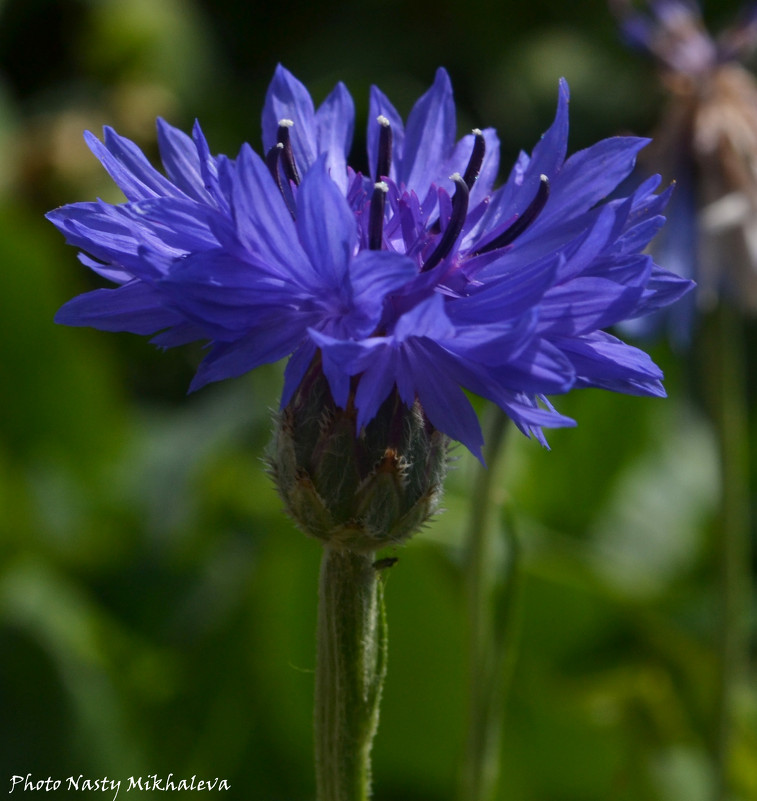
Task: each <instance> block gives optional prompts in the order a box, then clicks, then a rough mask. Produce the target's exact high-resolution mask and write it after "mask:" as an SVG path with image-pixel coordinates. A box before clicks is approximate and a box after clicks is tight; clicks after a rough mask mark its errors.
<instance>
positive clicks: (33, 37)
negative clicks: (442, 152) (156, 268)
mask: <svg viewBox="0 0 757 801" xmlns="http://www.w3.org/2000/svg"><path fill="white" fill-rule="evenodd" d="M711 5H712V4H711ZM737 5H738V4H737V3H733V2H731V3H726V2H722V3H719V4H718V7H717V11H716V13H715V15H714V20H715V22H716V23H717V20H718V19H721V18H725V17H727V16H728V13H729V11H732V10H733V9H734V8H736V7H737ZM711 10H713V11H714V9H711ZM718 15H719V16H718ZM279 61H280V62H282V63H283V64H285V66H287V67H288V68H289V69H290V70H292V71H293V72H294V73H295V74H296V75H297V76H298V77H299V78H300V79H301V80H303V81H304V82H305V83H306V84H307V85H308V87H309V88H310V89H311V91H312V93H313V95H314V97H315V99H316V102H320V100H322V99H323V98H324V97H325V96H326V94H327V92H328V91H329V90H330V89H331V87H332V86H333V84H334V83H335V82H336V81H337V80H344V81H345V82H346V83H347V85H348V86H349V88H350V90H351V91H352V94H353V96H354V98H355V101H356V104H357V109H358V120H359V123H358V130H357V132H356V137H355V142H356V144H355V149H354V157H353V163H356V164H358V165H359V164H361V163H362V162H363V159H364V155H363V152H362V142H363V131H364V119H365V115H366V113H367V97H368V88H369V86H370V84H371V83H376V84H378V85H379V86H380V87H381V88H382V89H383V90H384V91H385V92H386V93H387V94H388V95H389V96H390V97H391V98H392V99H393V100H394V101H395V103H396V105H397V106H398V108H399V109H400V111H401V112H402V113H405V114H406V113H407V111H408V110H409V108H410V105H411V103H412V101H413V100H414V99H415V98H416V97H417V96H418V95H419V94H420V93H421V92H422V91H423V90H425V88H426V87H427V86H428V85H429V84H430V82H431V80H432V78H433V74H434V70H435V68H436V67H437V66H438V65H440V64H442V65H444V66H446V67H447V68H448V69H449V70H450V72H451V75H452V79H453V84H454V86H455V91H456V98H457V100H458V115H459V125H460V130H461V132H462V131H464V130H466V129H468V128H470V127H472V126H473V125H480V126H486V125H494V126H496V127H497V128H498V129H499V133H500V136H501V138H502V146H503V158H502V163H503V170H505V169H509V165H510V164H511V163H512V161H513V159H514V158H515V156H516V155H517V152H518V150H519V149H520V148H524V149H529V150H530V149H531V148H532V147H533V144H534V143H535V142H536V140H537V138H538V136H539V135H540V133H541V132H542V131H543V130H544V129H545V128H546V127H547V125H548V124H549V122H550V121H551V118H552V114H553V111H554V103H555V99H556V91H557V80H558V78H559V77H560V76H561V75H562V76H565V77H566V78H567V79H568V81H569V82H570V84H571V89H572V103H571V149H573V150H575V149H578V148H580V147H583V146H586V145H588V144H589V143H591V142H593V141H595V140H597V139H599V138H602V137H604V136H608V135H613V134H615V133H618V132H625V131H634V132H636V133H647V132H648V131H649V130H650V129H651V128H652V126H653V123H654V120H655V118H656V115H657V113H658V111H659V107H660V100H661V94H660V93H659V92H658V91H657V90H656V89H654V88H653V87H654V86H655V85H656V84H655V83H654V80H655V78H654V73H653V71H652V69H651V67H650V65H649V64H647V63H645V62H644V61H642V60H639V59H637V57H636V56H635V55H634V54H632V53H629V52H627V51H626V50H625V49H624V48H623V47H622V46H621V44H620V43H619V41H618V37H617V34H616V31H615V27H614V23H613V20H612V19H611V18H610V15H609V14H608V12H607V8H606V6H605V3H604V2H602V0H586V2H583V3H580V4H568V3H559V2H550V1H549V0H531V2H528V3H518V2H514V1H513V0H505V1H504V2H503V1H502V0H500V2H493V0H467V1H466V2H465V3H461V2H453V1H451V0H435V2H428V0H422V1H421V2H415V3H412V4H407V3H403V2H399V0H382V2H378V0H370V2H364V3H354V2H352V3H347V2H343V1H342V0H324V2H321V3H317V4H316V3H311V2H304V0H300V2H297V3H289V4H286V3H285V4H273V3H263V2H256V1H255V0H204V1H202V0H194V1H192V0H4V1H3V2H0V264H1V265H2V274H3V281H2V284H1V285H0V287H1V288H0V331H1V332H2V336H0V412H2V414H0V699H1V703H0V709H2V723H1V724H0V766H2V770H0V776H2V778H3V780H4V781H8V782H9V780H10V776H11V775H13V774H20V775H26V774H27V773H32V774H33V776H34V778H35V779H39V778H46V777H47V776H53V777H58V778H64V777H67V776H70V775H78V774H80V773H82V774H84V775H85V776H89V777H92V778H96V777H101V776H103V775H107V776H109V777H111V778H121V779H122V780H124V783H125V780H126V779H127V777H128V776H131V775H134V776H137V775H143V776H144V775H147V774H148V773H155V772H157V773H158V774H160V775H162V776H165V775H167V774H168V773H170V772H172V773H173V774H174V775H175V776H177V777H189V776H191V775H192V774H197V776H198V778H202V777H207V778H213V777H216V776H218V777H221V778H225V779H227V781H228V782H229V783H230V785H231V788H232V789H231V791H230V792H229V793H228V794H227V797H231V798H234V799H237V798H238V799H260V800H261V801H297V800H298V799H310V798H312V797H313V794H314V782H313V777H312V774H313V770H312V755H311V752H312V745H311V740H312V734H311V719H312V684H313V663H314V630H315V601H316V581H317V571H318V563H319V557H320V546H319V545H318V544H317V543H315V542H314V541H311V540H308V539H307V538H305V537H304V536H303V535H302V534H300V533H299V532H298V531H297V530H296V529H295V528H294V527H293V526H292V525H291V524H290V522H289V521H288V520H287V519H286V518H285V517H284V516H283V514H282V512H281V509H280V506H281V504H280V502H279V500H278V498H277V496H276V494H275V492H274V490H273V487H272V485H271V483H270V481H269V479H268V478H267V476H266V475H265V473H264V469H263V465H262V462H261V458H262V456H263V455H264V449H265V446H266V443H267V439H268V433H269V427H270V409H271V408H274V407H275V406H276V404H277V395H278V392H279V389H280V386H281V380H280V373H281V367H280V366H274V367H271V368H265V369H260V370H258V371H256V372H255V373H254V374H251V375H248V376H245V377H244V378H242V379H238V380H235V381H229V382H226V383H224V384H222V385H215V386H211V387H208V388H207V389H204V390H202V391H201V392H199V393H197V394H195V395H192V396H187V395H186V387H187V386H188V384H189V381H190V379H191V376H192V374H193V370H194V367H195V366H196V364H197V362H198V360H199V358H200V351H199V349H195V350H193V349H192V348H183V349H181V350H176V351H171V352H168V353H165V354H164V353H160V352H158V351H157V350H154V349H153V348H152V347H151V346H150V345H149V344H148V343H147V342H146V341H145V340H144V339H141V338H138V337H132V336H129V335H126V334H123V335H120V334H104V333H99V332H95V331H90V330H83V329H66V328H61V327H56V326H55V325H54V324H53V322H52V318H53V314H54V312H55V310H56V309H57V308H58V306H60V305H61V304H62V303H63V302H64V301H65V300H67V299H68V298H69V297H71V296H73V295H74V294H77V293H79V292H82V291H85V290H87V289H89V288H94V287H95V286H98V285H101V284H99V283H98V281H97V278H96V277H95V276H93V275H91V274H89V273H88V271H87V270H86V269H85V268H83V267H82V266H81V265H80V264H79V263H78V262H77V260H76V253H75V251H74V249H72V248H70V247H67V246H65V245H64V243H63V239H62V237H61V236H60V235H59V234H58V233H57V232H56V231H55V230H54V229H53V227H52V226H51V225H49V224H48V223H46V222H45V221H44V219H43V214H44V212H45V211H47V210H48V209H50V208H53V207H55V206H58V205H62V204H64V203H68V202H73V201H76V200H89V199H94V198H96V197H103V198H105V199H108V200H111V201H117V200H118V194H117V192H116V190H114V188H113V187H112V185H111V184H110V181H109V179H108V178H107V176H106V174H105V172H104V170H102V169H101V168H100V166H99V164H98V163H97V161H96V160H95V159H94V157H93V156H91V154H90V153H89V151H88V150H87V148H86V146H85V144H84V142H83V139H82V136H81V134H82V131H83V130H84V129H85V128H89V129H92V130H95V131H99V129H100V126H101V125H103V124H110V125H113V126H114V127H115V128H116V129H117V130H118V131H119V132H120V133H122V134H125V135H127V136H129V137H131V138H133V139H134V140H136V141H137V142H138V143H139V144H140V145H141V146H142V147H143V148H144V149H145V150H146V152H147V153H148V154H150V155H151V156H153V157H154V156H155V153H156V147H155V129H154V118H155V116H156V115H161V116H164V117H166V118H167V119H168V120H169V121H171V122H172V123H173V124H175V125H179V126H180V127H183V128H185V129H187V128H189V126H191V123H192V120H193V119H194V118H195V117H197V118H199V119H200V120H201V121H202V124H203V127H204V130H205V132H206V134H207V136H208V138H209V140H210V142H211V146H212V147H213V149H214V151H215V152H226V153H229V154H230V155H233V154H234V153H235V152H236V150H237V149H238V147H239V145H240V144H241V142H242V141H245V140H249V141H250V142H251V143H252V144H253V146H254V147H259V145H260V110H261V108H262V103H263V97H264V93H265V88H266V86H267V83H268V81H269V80H270V77H271V75H272V73H273V69H274V67H275V65H276V63H277V62H279ZM752 352H753V351H752ZM653 353H654V356H655V358H656V359H657V360H658V361H659V362H660V364H661V365H662V366H663V367H664V369H665V371H666V374H667V382H666V385H667V389H668V392H669V394H670V398H669V399H668V400H666V401H659V400H650V399H636V398H627V397H621V396H614V395H610V394H609V393H600V392H594V391H583V392H576V393H574V394H573V395H571V396H569V397H566V398H561V399H559V400H558V403H557V405H558V408H559V410H560V411H562V412H565V413H567V414H570V415H573V416H575V417H576V418H577V420H578V421H579V427H578V428H577V429H574V430H568V431H560V432H554V433H551V434H550V436H549V440H550V444H551V446H552V450H551V451H549V452H548V451H545V450H542V449H541V448H540V446H539V445H538V444H536V443H534V442H531V441H527V440H525V439H524V438H522V437H520V436H518V435H517V434H515V433H514V434H512V435H511V437H510V438H509V443H508V453H507V456H506V464H505V467H504V469H503V474H502V476H501V487H502V493H503V496H504V497H506V498H507V500H508V506H509V508H510V509H511V513H512V516H513V519H514V521H515V526H516V529H517V534H518V537H519V539H520V542H521V545H522V548H523V575H522V583H521V597H520V605H519V610H520V611H519V632H520V633H519V637H518V649H517V658H516V660H515V664H514V671H513V674H512V677H511V681H510V692H509V696H508V701H507V717H506V722H505V735H504V742H503V749H502V774H503V783H502V788H501V791H500V798H501V799H502V801H505V800H506V801H600V799H602V800H603V801H604V800H605V799H613V801H626V800H627V801H631V800H632V799H633V801H700V799H702V801H704V799H706V798H708V787H709V784H710V782H711V779H712V777H711V772H710V767H709V763H708V759H707V751H708V747H709V746H708V744H709V742H710V740H711V738H712V714H713V712H712V706H713V697H714V693H715V672H716V671H715V641H716V634H717V615H716V609H717V582H716V572H717V571H716V568H715V559H714V556H713V554H714V550H715V548H716V546H715V543H714V536H713V519H714V515H715V510H716V508H717V504H718V499H719V492H720V491H719V471H718V465H717V443H716V440H715V436H714V434H713V432H712V429H711V426H710V425H709V423H708V421H707V418H706V416H705V415H704V414H703V413H702V411H701V409H700V408H699V406H698V404H697V403H696V402H695V401H693V400H691V395H692V394H691V393H690V391H689V390H690V386H689V384H690V379H689V378H688V376H689V374H690V372H691V371H690V370H689V369H688V368H689V367H690V365H687V364H686V357H685V356H682V355H680V354H679V355H677V354H673V353H671V352H670V351H669V349H668V348H667V346H666V345H665V344H664V343H663V344H658V345H656V346H654V350H653ZM754 423H755V421H754V420H752V421H751V424H752V425H753V424H754ZM458 455H460V457H461V458H460V459H459V461H457V462H456V469H455V470H454V471H453V473H452V475H451V478H450V481H449V488H448V492H447V495H446V502H445V506H446V509H447V511H446V512H445V514H444V515H442V516H441V517H440V518H439V519H438V520H437V521H436V522H435V523H434V525H433V526H431V527H429V528H428V529H427V530H426V531H425V532H424V533H423V534H422V535H419V536H418V537H417V538H416V539H415V540H413V541H412V542H411V543H410V544H409V545H408V546H407V547H406V548H404V549H403V550H402V551H401V552H400V553H399V554H398V555H399V556H400V561H399V563H398V564H397V565H396V566H395V567H394V568H392V570H391V573H390V575H389V576H388V581H387V599H388V612H389V623H390V665H389V675H388V679H387V684H386V688H385V692H384V704H383V711H382V719H381V724H380V728H379V734H378V737H377V740H376V745H375V752H374V753H375V759H374V773H375V797H376V799H377V801H411V799H412V801H450V800H451V799H453V798H454V797H455V792H456V790H455V788H456V780H457V774H458V768H459V762H460V757H461V753H462V745H463V740H464V705H465V692H466V681H465V670H466V668H465V656H464V649H465V642H466V627H465V604H464V590H463V583H462V574H461V570H460V564H461V548H462V541H461V537H462V532H463V531H464V528H465V518H466V515H467V514H468V511H469V510H468V501H469V497H470V488H471V484H472V482H473V481H474V476H475V465H474V464H473V463H472V460H471V459H470V458H468V456H466V455H464V454H462V453H459V452H458ZM733 770H734V777H735V779H736V782H737V786H738V788H739V791H740V796H739V798H741V799H755V798H757V696H756V695H755V693H754V692H748V691H745V693H744V698H743V703H742V704H740V706H739V719H738V721H737V737H736V740H735V754H734V761H733ZM6 786H8V787H9V784H8V785H6ZM122 792H123V789H122ZM156 795H157V794H156ZM64 797H65V794H64ZM142 797H149V794H144V795H143V796H142Z"/></svg>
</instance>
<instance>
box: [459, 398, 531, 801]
mask: <svg viewBox="0 0 757 801" xmlns="http://www.w3.org/2000/svg"><path fill="white" fill-rule="evenodd" d="M487 429H488V430H487V434H486V442H487V451H486V460H487V464H488V468H480V469H479V470H478V471H477V475H476V480H475V486H474V489H473V496H472V499H471V500H472V505H471V516H470V522H469V529H468V534H467V546H468V552H467V558H466V565H465V573H466V576H465V578H466V583H467V593H468V615H469V629H470V630H469V659H470V667H469V670H470V684H469V689H468V735H467V742H466V746H465V756H464V761H463V770H462V777H461V786H460V798H461V799H463V801H490V799H492V798H494V797H495V795H496V791H497V785H498V782H499V752H500V743H501V737H502V718H503V714H504V700H505V692H506V686H507V679H508V673H509V670H508V668H509V667H510V666H511V664H512V655H513V639H514V633H515V626H514V610H515V607H516V603H515V601H516V594H517V582H516V576H517V569H518V555H519V550H518V547H517V541H516V539H515V534H514V529H513V527H512V526H511V525H507V526H505V528H504V533H505V538H506V541H505V546H506V551H507V554H506V555H507V561H506V563H505V564H504V565H503V563H502V559H501V558H500V559H498V558H497V550H498V548H497V538H498V537H499V536H501V527H500V525H499V522H500V521H497V520H495V515H494V513H495V512H496V511H497V510H498V509H499V508H500V507H501V498H499V497H496V495H497V494H498V487H499V483H500V482H499V481H498V475H497V467H498V462H499V456H500V454H501V451H502V449H503V444H504V441H505V432H506V429H507V417H506V416H505V415H504V414H503V413H502V412H501V411H500V410H499V409H494V408H492V409H490V412H489V420H488V426H487Z"/></svg>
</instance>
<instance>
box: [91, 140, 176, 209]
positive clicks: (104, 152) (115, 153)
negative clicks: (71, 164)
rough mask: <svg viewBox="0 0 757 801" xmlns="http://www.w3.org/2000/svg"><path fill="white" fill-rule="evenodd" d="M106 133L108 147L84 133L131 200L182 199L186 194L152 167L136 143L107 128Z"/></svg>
mask: <svg viewBox="0 0 757 801" xmlns="http://www.w3.org/2000/svg"><path fill="white" fill-rule="evenodd" d="M103 131H104V134H105V144H103V143H102V142H101V141H100V140H99V139H98V138H97V137H96V136H95V135H94V134H92V133H90V132H89V131H85V132H84V138H85V140H86V142H87V144H88V145H89V148H90V150H91V151H92V152H93V153H94V154H95V156H97V158H98V159H99V160H100V162H101V163H102V165H103V167H105V169H106V170H107V171H108V173H109V174H110V177H111V178H112V179H113V180H114V181H115V182H116V183H117V184H118V186H119V188H120V189H121V191H122V192H123V193H124V195H126V197H127V199H128V200H142V199H143V198H148V197H161V196H166V195H167V196H173V197H182V195H183V193H182V192H181V191H180V190H179V189H177V188H176V187H175V186H174V185H173V184H172V183H171V182H170V181H169V180H168V179H167V178H166V177H165V176H164V175H162V174H161V173H159V172H158V171H157V170H156V169H155V167H153V166H152V164H150V162H149V161H148V160H147V159H146V158H145V155H144V153H142V151H141V150H140V149H139V148H138V147H137V146H136V145H135V144H134V142H132V141H130V140H129V139H126V138H124V137H123V136H119V135H118V134H117V133H116V132H115V131H114V130H113V129H112V128H110V127H108V126H105V128H103Z"/></svg>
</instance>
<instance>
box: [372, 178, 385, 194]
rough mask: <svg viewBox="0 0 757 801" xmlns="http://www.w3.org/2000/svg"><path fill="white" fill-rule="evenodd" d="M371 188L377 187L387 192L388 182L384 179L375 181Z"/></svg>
mask: <svg viewBox="0 0 757 801" xmlns="http://www.w3.org/2000/svg"><path fill="white" fill-rule="evenodd" d="M373 188H374V189H378V190H380V191H381V192H388V191H389V184H388V183H387V182H386V181H376V183H375V184H373Z"/></svg>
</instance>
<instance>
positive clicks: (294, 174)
mask: <svg viewBox="0 0 757 801" xmlns="http://www.w3.org/2000/svg"><path fill="white" fill-rule="evenodd" d="M293 125H294V122H293V121H292V120H286V119H284V120H279V128H278V130H277V131H276V141H277V142H278V143H279V144H280V145H282V146H283V150H282V153H281V166H282V167H283V168H284V175H286V177H287V178H288V179H289V180H290V181H293V182H294V183H295V184H296V185H297V186H299V185H300V173H299V172H298V170H297V164H295V161H294V152H293V151H292V140H291V139H290V137H289V129H290V128H291V127H292V126H293Z"/></svg>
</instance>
